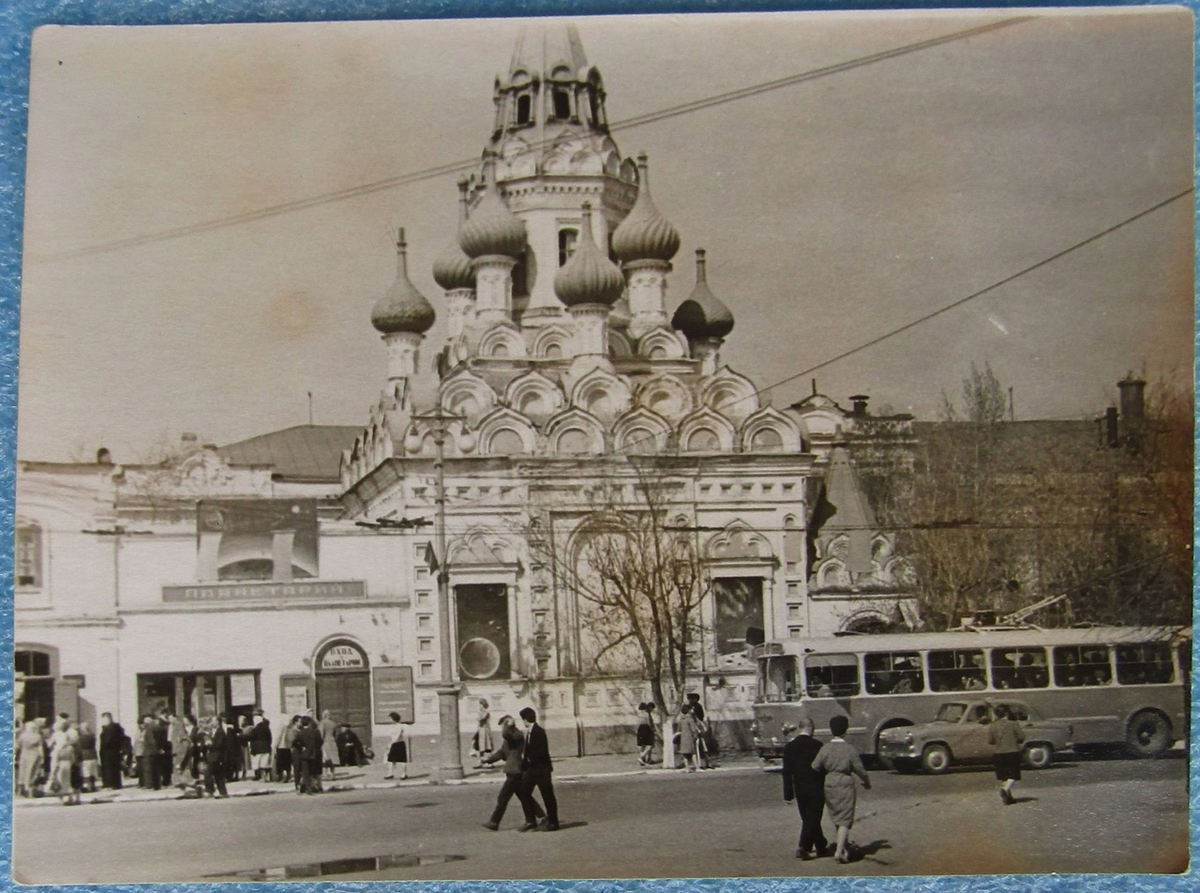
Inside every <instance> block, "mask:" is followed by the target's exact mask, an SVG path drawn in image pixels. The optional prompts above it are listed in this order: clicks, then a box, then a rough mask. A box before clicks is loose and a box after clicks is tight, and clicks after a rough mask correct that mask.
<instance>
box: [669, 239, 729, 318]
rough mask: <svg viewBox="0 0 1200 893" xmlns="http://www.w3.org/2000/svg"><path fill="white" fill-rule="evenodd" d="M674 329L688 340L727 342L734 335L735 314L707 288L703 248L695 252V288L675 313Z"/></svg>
mask: <svg viewBox="0 0 1200 893" xmlns="http://www.w3.org/2000/svg"><path fill="white" fill-rule="evenodd" d="M671 326H672V327H673V328H675V329H678V330H679V331H680V332H683V334H685V335H687V336H688V337H689V338H724V337H725V336H726V335H728V334H729V333H730V332H732V331H733V314H732V313H731V312H730V311H729V308H728V307H726V306H725V305H724V304H723V303H721V300H720V298H718V297H717V296H716V295H714V294H713V293H712V291H711V290H710V289H709V287H708V281H707V278H706V275H705V272H704V249H703V248H701V249H699V250H698V251H697V252H696V287H695V288H693V289H692V293H691V294H690V295H688V297H687V300H686V301H684V302H683V303H682V304H680V305H679V306H678V307H677V308H676V309H675V315H674V316H673V317H671Z"/></svg>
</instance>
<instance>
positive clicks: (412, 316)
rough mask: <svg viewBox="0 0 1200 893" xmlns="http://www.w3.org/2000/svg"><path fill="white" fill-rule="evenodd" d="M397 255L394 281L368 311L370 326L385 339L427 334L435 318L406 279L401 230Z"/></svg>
mask: <svg viewBox="0 0 1200 893" xmlns="http://www.w3.org/2000/svg"><path fill="white" fill-rule="evenodd" d="M396 254H397V256H398V261H397V270H396V281H395V282H394V283H392V287H391V288H389V289H388V290H387V291H386V292H384V294H383V297H381V298H380V299H379V300H378V301H377V302H376V303H375V306H374V307H373V308H371V325H373V326H374V327H375V328H376V329H378V330H379V331H380V332H382V333H383V334H385V335H388V334H390V333H392V332H415V333H416V334H418V335H420V334H423V333H425V332H427V331H429V327H430V326H432V325H433V321H434V319H435V317H436V314H435V313H434V312H433V307H432V306H431V305H430V303H429V302H428V301H427V300H425V296H424V295H423V294H421V293H420V292H419V291H417V288H416V286H415V285H413V284H412V282H411V281H410V280H409V278H408V257H407V243H405V241H404V228H403V227H401V228H400V235H399V238H398V239H397V240H396Z"/></svg>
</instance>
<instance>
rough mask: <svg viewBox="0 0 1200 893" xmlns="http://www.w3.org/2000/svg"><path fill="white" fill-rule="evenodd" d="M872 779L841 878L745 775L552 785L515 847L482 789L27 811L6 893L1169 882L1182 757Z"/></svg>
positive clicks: (514, 813)
mask: <svg viewBox="0 0 1200 893" xmlns="http://www.w3.org/2000/svg"><path fill="white" fill-rule="evenodd" d="M871 778H872V789H871V790H870V791H860V792H859V799H858V818H857V820H856V822H855V826H854V829H853V831H852V832H851V839H852V840H853V841H854V842H855V843H856V844H857V847H858V857H857V858H856V859H855V860H854V861H852V862H851V863H850V864H848V865H839V864H837V863H836V862H834V861H833V860H832V859H817V860H813V861H810V862H802V861H800V860H798V859H796V858H795V857H794V851H795V846H796V835H797V829H798V817H797V813H796V809H795V806H794V805H793V804H785V803H784V802H783V801H782V796H781V782H780V778H779V776H778V774H772V773H767V772H762V771H758V770H754V769H751V770H747V771H735V772H715V773H696V774H687V773H670V772H663V773H661V774H658V773H655V774H651V775H646V776H635V777H620V778H588V779H583V780H579V781H572V782H561V783H559V784H558V785H556V791H557V793H558V799H559V804H560V807H559V808H560V814H561V818H562V823H563V825H562V830H560V831H558V832H557V833H540V832H539V833H525V834H522V833H519V832H518V831H517V828H518V826H519V825H520V824H521V813H520V808H519V806H518V804H517V802H516V801H515V800H514V801H513V802H512V804H511V806H510V808H509V812H508V814H507V815H506V816H505V818H504V823H503V825H502V828H501V830H500V831H499V832H491V831H488V830H487V829H485V828H483V827H482V823H483V822H484V821H485V820H486V819H487V818H488V814H489V812H490V810H491V808H492V805H493V802H494V799H495V795H496V792H497V790H498V782H497V783H496V784H495V785H490V784H489V785H483V784H472V785H456V786H445V787H435V786H429V787H412V788H401V789H390V790H358V791H347V792H343V793H328V794H321V795H317V796H297V795H295V794H292V793H290V792H289V793H278V794H272V795H269V796H257V797H241V798H234V799H230V800H219V801H214V800H202V801H163V802H148V803H119V804H118V803H110V804H94V805H85V806H77V807H60V806H57V805H50V806H42V805H39V806H37V807H34V808H23V809H17V810H14V811H13V819H12V837H13V863H12V871H13V877H14V879H15V880H16V881H17V882H19V883H29V884H76V883H113V884H121V883H139V882H168V881H198V882H217V881H221V882H232V881H252V880H268V881H279V880H284V879H288V878H295V879H297V880H308V881H311V880H314V879H316V878H318V877H319V878H321V879H323V880H327V881H363V880H418V879H438V880H440V879H454V880H459V879H479V878H495V879H508V878H571V877H573V878H588V877H611V878H620V877H746V876H763V877H775V876H791V875H845V876H858V875H903V874H974V873H983V874H988V873H1000V874H1010V873H1023V872H1067V873H1076V872H1084V873H1086V872H1178V871H1183V870H1186V868H1187V864H1188V831H1187V823H1188V803H1187V761H1186V759H1184V758H1182V755H1178V756H1173V757H1169V758H1164V759H1159V760H1115V759H1110V760H1079V761H1073V762H1063V763H1057V764H1056V765H1055V766H1053V767H1052V768H1051V769H1048V770H1045V771H1042V772H1026V773H1025V780H1024V781H1023V782H1022V783H1021V784H1019V785H1018V786H1017V789H1016V794H1017V803H1015V804H1014V805H1012V806H1004V805H1003V804H1002V803H1001V802H1000V799H999V796H998V794H997V793H996V785H995V780H994V779H993V777H992V775H991V773H990V771H988V770H987V769H986V768H979V769H964V770H956V771H953V772H951V773H949V774H948V775H945V776H940V777H929V776H922V775H898V774H895V773H891V772H886V771H883V770H876V771H873V772H872V773H871ZM831 833H832V828H831V826H830V824H829V821H828V819H826V834H831ZM285 869H286V870H285Z"/></svg>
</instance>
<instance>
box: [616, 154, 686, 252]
mask: <svg viewBox="0 0 1200 893" xmlns="http://www.w3.org/2000/svg"><path fill="white" fill-rule="evenodd" d="M648 167H649V165H648V163H647V158H646V153H645V152H643V153H642V154H641V155H639V156H638V169H639V170H640V172H641V175H640V176H639V177H638V179H639V180H640V182H641V187H640V188H639V189H638V197H637V201H636V202H634V203H633V210H631V211H630V212H629V216H628V217H626V218H625V219H624V220H622V221H621V225H620V226H618V227H617V228H616V230H614V231H613V240H612V246H613V253H614V254H616V255H617V257H618V259H620V260H621V261H622V262H623V263H629V262H630V261H635V260H662V261H669V260H670V259H671V258H673V257H674V256H675V252H676V251H678V250H679V231H678V230H676V229H675V227H674V226H672V225H671V221H669V220H667V218H666V217H663V215H662V214H660V213H659V212H658V208H656V207H655V206H654V200H653V199H652V198H650V172H649V170H648Z"/></svg>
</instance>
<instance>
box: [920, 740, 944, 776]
mask: <svg viewBox="0 0 1200 893" xmlns="http://www.w3.org/2000/svg"><path fill="white" fill-rule="evenodd" d="M921 768H922V769H924V770H925V771H926V772H928V773H929V774H930V775H941V774H942V773H943V772H946V771H947V770H948V769H949V768H950V748H948V747H946V745H944V744H930V745H929V746H928V747H926V748H925V750H923V751H922V752H921Z"/></svg>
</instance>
